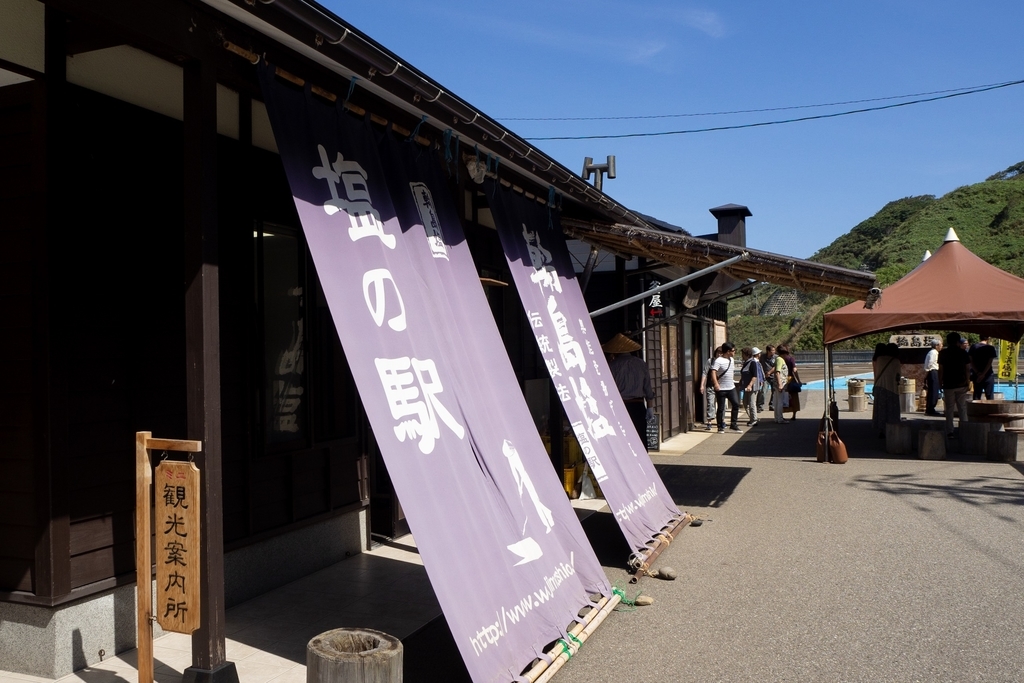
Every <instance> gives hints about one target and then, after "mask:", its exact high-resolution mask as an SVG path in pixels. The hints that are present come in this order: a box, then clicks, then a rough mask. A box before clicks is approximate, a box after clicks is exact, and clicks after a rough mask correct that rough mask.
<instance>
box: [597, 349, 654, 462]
mask: <svg viewBox="0 0 1024 683" xmlns="http://www.w3.org/2000/svg"><path fill="white" fill-rule="evenodd" d="M641 348H642V347H641V346H640V345H639V344H637V343H636V342H635V341H633V340H632V339H630V338H629V337H627V336H626V335H624V334H622V333H619V334H617V335H615V336H614V337H612V338H611V340H610V341H608V342H607V343H605V344H603V345H602V346H601V350H602V351H604V352H605V353H606V354H608V368H609V369H610V370H611V372H612V379H613V380H615V386H616V387H617V388H618V390H619V393H620V394H622V400H623V402H624V403H625V404H626V412H627V413H628V414H629V419H630V421H631V422H632V423H633V426H634V427H636V433H637V434H638V435H639V436H640V442H641V443H642V444H643V445H644V449H646V448H647V418H649V417H651V416H652V415H653V414H654V408H653V401H654V388H653V387H652V386H651V373H650V371H649V370H648V369H647V362H646V361H644V359H643V358H639V357H637V356H634V355H633V352H634V351H639V350H640V349H641Z"/></svg>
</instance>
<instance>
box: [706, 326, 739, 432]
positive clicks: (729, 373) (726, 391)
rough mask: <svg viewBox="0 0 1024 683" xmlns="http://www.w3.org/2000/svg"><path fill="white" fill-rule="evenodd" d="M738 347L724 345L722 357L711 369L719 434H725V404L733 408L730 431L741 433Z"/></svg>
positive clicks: (727, 343)
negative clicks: (738, 391) (739, 420)
mask: <svg viewBox="0 0 1024 683" xmlns="http://www.w3.org/2000/svg"><path fill="white" fill-rule="evenodd" d="M735 356H736V345H735V344H733V343H732V342H725V343H724V344H722V355H721V356H719V357H718V358H717V359H716V360H715V364H714V366H713V367H712V369H711V383H712V384H713V385H714V387H715V401H717V402H718V412H717V418H718V433H719V434H725V402H726V401H728V402H729V405H730V406H731V407H732V419H731V420H730V422H729V429H730V430H731V431H734V432H741V431H742V430H741V429H740V425H739V423H738V422H737V420H738V419H739V412H740V400H739V397H738V396H737V395H736V378H735V373H736V363H735Z"/></svg>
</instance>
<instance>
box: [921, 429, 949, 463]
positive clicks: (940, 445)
mask: <svg viewBox="0 0 1024 683" xmlns="http://www.w3.org/2000/svg"><path fill="white" fill-rule="evenodd" d="M917 444H918V446H917V457H919V458H920V459H921V460H945V459H946V435H945V433H944V432H943V431H942V430H940V429H922V430H921V432H920V433H919V434H918V435H917Z"/></svg>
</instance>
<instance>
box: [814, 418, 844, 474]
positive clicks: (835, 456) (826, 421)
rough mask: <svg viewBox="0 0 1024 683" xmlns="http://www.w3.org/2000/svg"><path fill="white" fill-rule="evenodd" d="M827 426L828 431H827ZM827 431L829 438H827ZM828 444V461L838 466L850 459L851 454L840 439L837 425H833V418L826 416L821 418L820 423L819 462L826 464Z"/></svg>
mask: <svg viewBox="0 0 1024 683" xmlns="http://www.w3.org/2000/svg"><path fill="white" fill-rule="evenodd" d="M826 425H827V427H828V429H827V430H826ZM826 431H827V433H828V434H827V436H826ZM826 440H827V442H828V460H829V462H832V463H835V464H837V465H842V464H843V463H845V462H846V461H847V460H849V459H850V456H849V454H847V452H846V444H845V443H843V440H842V439H840V438H839V434H838V432H836V429H835V425H834V424H833V423H832V418H831V417H828V416H825V417H822V418H821V422H819V423H818V447H817V456H818V462H825V443H826Z"/></svg>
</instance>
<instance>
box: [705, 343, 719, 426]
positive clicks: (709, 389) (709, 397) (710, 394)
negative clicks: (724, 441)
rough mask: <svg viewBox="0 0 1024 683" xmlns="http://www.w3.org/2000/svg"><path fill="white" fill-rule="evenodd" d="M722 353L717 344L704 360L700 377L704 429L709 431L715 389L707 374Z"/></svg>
mask: <svg viewBox="0 0 1024 683" xmlns="http://www.w3.org/2000/svg"><path fill="white" fill-rule="evenodd" d="M721 355H722V347H721V346H719V347H717V348H716V349H715V351H714V353H713V354H712V355H711V358H708V359H707V360H706V361H705V362H704V374H703V375H701V378H700V393H701V394H703V396H704V429H706V430H707V431H709V432H710V431H711V424H712V422H711V420H712V416H713V415H714V414H715V389H714V385H713V384H712V383H711V382H710V381H709V379H708V376H709V375H710V374H711V369H712V368H713V367H714V365H715V361H716V360H717V359H718V357H719V356H721Z"/></svg>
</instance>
